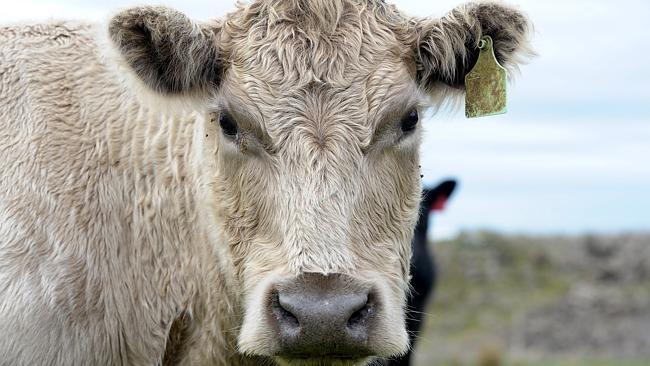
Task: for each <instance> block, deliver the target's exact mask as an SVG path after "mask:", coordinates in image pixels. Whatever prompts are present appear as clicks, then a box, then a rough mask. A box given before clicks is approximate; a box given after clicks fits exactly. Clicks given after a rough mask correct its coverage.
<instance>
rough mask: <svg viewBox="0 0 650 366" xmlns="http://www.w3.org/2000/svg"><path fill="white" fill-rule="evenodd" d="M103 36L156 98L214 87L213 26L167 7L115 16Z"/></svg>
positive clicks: (216, 70)
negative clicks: (157, 94)
mask: <svg viewBox="0 0 650 366" xmlns="http://www.w3.org/2000/svg"><path fill="white" fill-rule="evenodd" d="M108 32H109V36H110V39H111V41H112V42H113V44H114V46H115V47H116V48H117V49H118V51H119V53H120V55H121V57H122V58H123V59H124V61H125V62H126V64H127V65H128V66H129V67H130V68H131V70H132V71H133V72H134V73H135V74H136V75H137V77H138V78H139V79H140V80H142V81H143V82H144V83H145V84H146V85H147V86H148V87H150V88H151V89H153V90H154V91H156V92H158V93H162V94H166V95H181V94H196V93H199V94H200V93H201V92H205V91H208V90H210V88H211V87H213V86H215V85H217V84H218V83H219V79H220V75H221V73H220V67H219V57H218V56H219V49H218V45H217V35H218V29H217V28H215V27H212V26H209V25H201V24H197V23H195V22H193V21H191V20H190V19H189V18H188V17H187V16H186V15H185V14H183V13H180V12H178V11H176V10H173V9H170V8H166V7H151V6H146V7H136V8H131V9H127V10H124V11H122V12H120V13H118V14H116V15H115V16H114V17H113V18H112V19H111V21H110V23H109V28H108Z"/></svg>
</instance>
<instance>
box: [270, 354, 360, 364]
mask: <svg viewBox="0 0 650 366" xmlns="http://www.w3.org/2000/svg"><path fill="white" fill-rule="evenodd" d="M371 360H372V358H371V357H367V356H360V357H350V356H345V357H336V356H328V357H318V358H313V357H290V358H286V357H276V362H277V363H278V364H279V365H282V366H364V365H367V364H369V363H370V361H371Z"/></svg>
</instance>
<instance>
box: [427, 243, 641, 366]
mask: <svg viewBox="0 0 650 366" xmlns="http://www.w3.org/2000/svg"><path fill="white" fill-rule="evenodd" d="M432 245H433V247H434V251H435V253H436V256H437V260H438V264H439V270H440V282H439V287H438V289H437V291H436V294H435V297H434V299H433V302H432V303H431V305H430V307H429V309H428V316H427V321H426V325H425V331H424V333H423V334H422V339H421V340H420V342H419V344H418V347H417V356H418V357H417V365H419V366H425V365H426V366H429V365H446V364H453V365H465V364H467V365H474V364H486V365H497V364H501V361H504V362H505V363H509V364H526V363H530V362H540V361H543V362H546V361H549V362H550V360H554V361H557V360H573V361H576V362H577V361H579V360H582V361H583V362H585V363H582V364H585V365H591V364H596V362H603V361H602V360H609V361H610V363H599V364H603V365H605V364H607V365H610V364H611V365H623V364H624V362H632V363H629V364H630V365H632V364H633V365H637V364H638V365H650V235H643V234H628V235H620V236H583V237H572V238H566V237H546V238H532V237H524V236H501V235H498V234H493V233H487V232H480V233H469V234H461V235H460V236H459V237H458V238H456V239H455V240H452V241H446V242H436V243H435V244H432ZM479 360H482V361H479ZM486 360H487V361H486ZM490 360H492V361H490ZM589 360H591V361H589ZM597 360H598V361H597ZM624 360H625V361H624ZM497 361H499V362H497ZM486 362H487V363H486ZM489 362H492V363H489ZM541 364H545V363H541ZM555 364H558V363H553V365H555ZM559 364H563V363H559ZM559 364H558V365H559ZM570 364H571V365H573V364H574V363H570ZM575 364H579V363H575Z"/></svg>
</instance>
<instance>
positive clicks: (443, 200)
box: [422, 179, 458, 212]
mask: <svg viewBox="0 0 650 366" xmlns="http://www.w3.org/2000/svg"><path fill="white" fill-rule="evenodd" d="M457 185H458V183H457V182H456V180H455V179H447V180H444V181H443V182H441V183H440V184H438V185H437V186H436V187H435V188H425V189H424V190H423V192H422V209H423V210H426V211H437V212H439V211H444V210H445V205H446V204H447V201H448V200H449V198H451V195H452V194H453V193H454V190H456V187H457Z"/></svg>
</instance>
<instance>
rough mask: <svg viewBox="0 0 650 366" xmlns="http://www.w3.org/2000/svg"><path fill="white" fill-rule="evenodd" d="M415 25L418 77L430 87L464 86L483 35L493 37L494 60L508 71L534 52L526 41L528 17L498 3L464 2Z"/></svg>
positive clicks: (528, 31) (527, 39)
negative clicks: (439, 15)
mask: <svg viewBox="0 0 650 366" xmlns="http://www.w3.org/2000/svg"><path fill="white" fill-rule="evenodd" d="M416 24H417V44H416V54H417V55H416V61H417V63H418V79H419V82H420V83H421V84H422V85H423V86H424V87H425V88H427V89H429V90H432V89H434V88H435V86H436V85H437V84H440V83H442V84H446V85H449V86H452V87H454V88H460V89H463V88H464V84H465V76H466V75H467V73H469V72H470V71H471V69H472V68H473V67H474V65H475V64H476V61H477V59H478V55H479V44H480V41H481V38H482V37H483V36H490V37H492V39H493V41H494V51H495V54H496V57H497V60H498V61H499V62H500V63H501V65H502V66H504V67H505V68H506V69H509V70H510V71H512V70H513V69H516V68H517V65H518V64H520V63H522V62H524V61H526V59H528V58H530V57H531V56H533V55H534V52H533V51H532V50H531V48H530V46H529V43H528V41H529V33H530V31H531V28H532V26H531V24H530V22H529V21H528V18H527V17H526V16H525V15H524V14H523V13H522V12H520V11H519V10H517V9H515V8H512V7H509V6H506V5H503V4H501V3H497V2H478V3H467V4H464V5H461V6H459V7H457V8H455V9H454V10H452V11H451V12H449V13H448V14H447V15H446V16H444V17H443V18H439V19H422V20H418V21H416Z"/></svg>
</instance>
